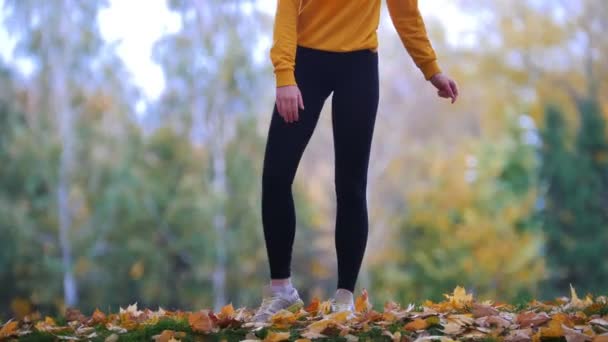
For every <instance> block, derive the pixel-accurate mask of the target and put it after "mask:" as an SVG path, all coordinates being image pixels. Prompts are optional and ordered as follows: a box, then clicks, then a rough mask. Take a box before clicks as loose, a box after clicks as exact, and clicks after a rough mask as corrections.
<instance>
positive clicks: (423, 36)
mask: <svg viewBox="0 0 608 342" xmlns="http://www.w3.org/2000/svg"><path fill="white" fill-rule="evenodd" d="M277 1H278V5H277V12H276V17H275V23H274V34H273V45H272V48H271V49H270V57H271V60H272V64H273V66H274V72H275V75H276V84H277V87H281V86H285V85H295V84H296V81H295V77H294V65H295V52H296V46H297V45H301V46H304V47H309V48H313V49H319V50H326V51H337V52H343V51H353V50H362V49H372V50H376V49H377V47H378V38H377V35H376V30H377V29H378V23H379V21H380V5H381V0H277ZM386 2H387V4H388V9H389V12H390V16H391V19H392V21H393V25H394V26H395V28H396V29H397V32H398V33H399V37H400V38H401V41H402V42H403V45H404V46H405V48H406V50H407V52H408V53H409V54H410V56H411V57H412V59H413V60H414V63H415V64H416V65H417V66H418V68H419V69H420V70H421V71H422V73H423V74H424V77H425V79H427V80H428V79H430V78H431V77H432V76H433V75H435V74H436V73H438V72H440V71H441V70H440V69H439V66H438V65H437V58H436V55H435V51H434V50H433V47H432V46H431V43H430V41H429V39H428V36H427V33H426V28H425V25H424V21H423V19H422V17H421V16H420V12H419V10H418V0H386Z"/></svg>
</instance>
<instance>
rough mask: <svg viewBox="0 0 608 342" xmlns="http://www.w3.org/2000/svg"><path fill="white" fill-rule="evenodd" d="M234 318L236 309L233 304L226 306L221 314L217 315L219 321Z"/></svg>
mask: <svg viewBox="0 0 608 342" xmlns="http://www.w3.org/2000/svg"><path fill="white" fill-rule="evenodd" d="M233 316H234V307H233V306H232V303H230V304H228V305H226V306H224V307H223V308H222V310H221V311H220V313H219V314H218V315H217V317H218V318H219V319H226V318H232V317H233Z"/></svg>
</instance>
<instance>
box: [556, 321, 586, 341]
mask: <svg viewBox="0 0 608 342" xmlns="http://www.w3.org/2000/svg"><path fill="white" fill-rule="evenodd" d="M562 329H564V336H565V337H566V341H567V342H585V341H587V340H589V339H590V337H589V336H587V335H585V334H583V333H582V332H580V331H578V330H576V329H570V328H568V327H567V326H565V325H562Z"/></svg>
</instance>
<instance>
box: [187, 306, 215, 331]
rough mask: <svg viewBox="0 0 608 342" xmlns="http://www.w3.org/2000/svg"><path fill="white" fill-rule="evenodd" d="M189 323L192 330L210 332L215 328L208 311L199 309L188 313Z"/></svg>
mask: <svg viewBox="0 0 608 342" xmlns="http://www.w3.org/2000/svg"><path fill="white" fill-rule="evenodd" d="M188 324H190V327H191V328H192V330H194V331H197V332H203V333H208V332H210V331H211V329H213V322H212V321H211V318H210V317H209V315H208V314H207V312H203V311H197V312H191V313H190V314H189V315H188Z"/></svg>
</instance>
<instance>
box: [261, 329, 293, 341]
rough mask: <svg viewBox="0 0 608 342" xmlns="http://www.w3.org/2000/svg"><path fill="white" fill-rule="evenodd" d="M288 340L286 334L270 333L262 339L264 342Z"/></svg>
mask: <svg viewBox="0 0 608 342" xmlns="http://www.w3.org/2000/svg"><path fill="white" fill-rule="evenodd" d="M285 340H289V333H288V332H274V331H273V332H270V333H269V334H268V336H266V338H265V339H264V342H280V341H285Z"/></svg>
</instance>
